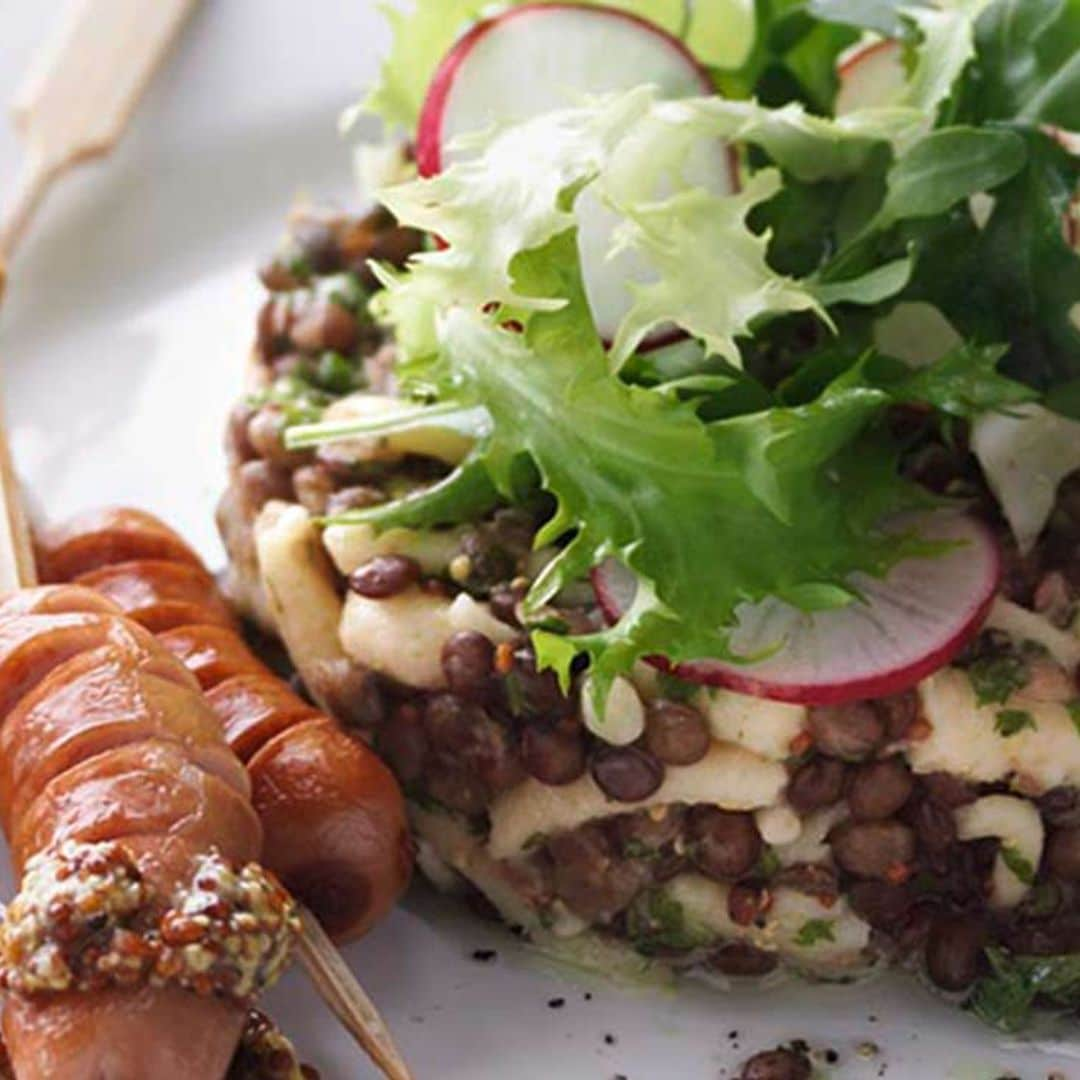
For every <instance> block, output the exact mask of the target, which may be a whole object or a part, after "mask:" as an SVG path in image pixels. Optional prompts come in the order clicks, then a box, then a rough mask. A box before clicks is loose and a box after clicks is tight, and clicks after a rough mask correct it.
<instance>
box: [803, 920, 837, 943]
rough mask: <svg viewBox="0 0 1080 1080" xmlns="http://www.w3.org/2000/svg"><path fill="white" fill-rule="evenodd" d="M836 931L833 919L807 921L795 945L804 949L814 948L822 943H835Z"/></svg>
mask: <svg viewBox="0 0 1080 1080" xmlns="http://www.w3.org/2000/svg"><path fill="white" fill-rule="evenodd" d="M835 940H836V929H835V923H834V922H833V920H832V919H807V920H806V922H804V923H803V924H802V926H800V927H799V932H798V933H797V934H796V935H795V944H796V945H799V946H801V947H802V948H804V949H809V948H812V947H813V946H814V945H817V944H818V943H819V942H821V941H835Z"/></svg>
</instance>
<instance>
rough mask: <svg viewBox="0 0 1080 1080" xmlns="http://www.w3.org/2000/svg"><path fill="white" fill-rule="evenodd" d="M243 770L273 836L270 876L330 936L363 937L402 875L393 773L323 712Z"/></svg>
mask: <svg viewBox="0 0 1080 1080" xmlns="http://www.w3.org/2000/svg"><path fill="white" fill-rule="evenodd" d="M248 771H249V773H250V775H251V784H252V797H253V801H254V802H255V805H256V806H257V807H258V810H259V813H260V815H261V817H262V822H263V828H264V829H265V830H266V835H267V836H268V837H270V836H272V837H273V838H274V844H275V847H274V858H273V864H274V866H275V867H276V872H278V873H279V874H280V876H281V878H282V880H283V881H290V882H292V883H293V887H294V889H295V891H296V894H297V895H299V896H303V897H305V898H306V900H307V902H308V904H309V905H310V906H311V908H312V910H313V911H316V912H318V914H319V919H320V921H321V922H322V923H323V925H324V926H325V927H326V931H327V933H329V934H330V935H331V936H333V937H336V938H342V937H357V936H360V935H362V934H364V933H366V932H367V931H368V930H369V929H371V927H372V926H373V925H374V923H375V922H377V921H378V920H379V919H380V918H381V917H382V915H383V914H384V913H385V912H386V911H388V910H389V909H390V908H391V907H393V905H394V903H395V901H396V900H397V898H398V896H399V894H400V892H401V888H402V882H407V881H408V880H409V875H410V873H411V871H412V858H413V855H412V841H411V840H410V839H409V834H408V831H407V830H406V829H404V828H403V827H402V820H401V811H400V807H399V800H400V798H401V792H400V789H399V788H398V785H397V781H396V780H395V779H394V776H393V774H392V773H391V772H390V770H389V769H387V768H386V766H384V765H383V763H382V762H381V761H380V760H379V758H377V757H376V756H375V755H374V754H373V753H372V752H371V751H370V750H369V749H368V748H367V747H366V746H365V745H364V744H363V743H362V742H360V741H359V740H358V739H351V738H349V737H348V736H345V735H343V733H342V732H341V731H340V730H339V729H338V727H337V726H336V725H335V723H334V721H332V720H329V719H328V718H326V717H324V716H320V717H318V718H317V719H313V720H307V721H304V722H302V723H300V724H298V725H297V726H296V727H293V728H290V729H289V730H287V731H284V732H282V733H281V734H280V735H277V736H275V737H274V738H273V739H271V740H270V741H269V742H268V743H267V744H266V745H265V746H263V747H262V749H261V750H259V752H258V753H257V754H256V755H255V756H254V757H253V758H252V759H251V760H250V761H249V762H248ZM320 783H324V784H325V786H322V787H317V788H316V789H315V790H312V785H313V784H315V785H318V784H320Z"/></svg>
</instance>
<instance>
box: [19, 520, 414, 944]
mask: <svg viewBox="0 0 1080 1080" xmlns="http://www.w3.org/2000/svg"><path fill="white" fill-rule="evenodd" d="M39 551H40V563H41V566H42V570H43V574H47V575H49V579H50V580H54V581H56V580H62V579H74V581H75V582H76V583H77V584H80V585H83V586H86V587H88V588H93V589H98V590H101V591H102V592H104V593H105V594H106V595H107V597H108V598H109V599H111V600H112V601H114V602H115V603H117V604H118V605H119V606H120V607H121V608H122V609H123V611H124V612H125V614H126V615H128V617H129V618H132V619H134V620H135V621H136V622H138V623H140V624H141V625H143V626H144V627H146V628H147V629H148V630H150V631H152V632H153V633H156V634H158V635H159V637H158V641H159V642H160V644H161V645H163V646H164V647H165V648H166V649H167V650H168V651H170V652H172V653H173V655H175V656H176V657H177V658H179V659H180V660H181V661H182V662H183V663H184V664H185V666H186V667H187V668H188V670H189V671H191V672H192V674H194V675H195V677H196V678H197V679H198V682H199V684H200V685H201V686H202V688H203V690H204V691H206V700H207V703H208V704H209V705H210V707H211V709H212V710H213V711H214V712H215V713H216V714H217V716H218V718H219V720H220V721H221V723H222V724H223V725H224V729H225V734H226V738H227V740H228V742H229V745H230V746H231V748H232V750H233V751H234V752H235V753H236V755H237V756H238V757H239V758H240V759H241V760H242V761H244V762H245V763H246V764H247V767H248V771H249V773H250V776H251V782H252V788H253V799H254V804H255V808H256V811H257V812H258V813H259V815H260V817H261V818H262V822H263V828H264V833H265V849H264V852H263V862H264V863H265V864H266V866H268V867H269V868H270V869H271V870H273V871H274V872H275V873H276V874H278V876H279V877H280V878H281V879H282V881H283V882H284V883H285V884H286V886H288V888H289V889H290V891H292V892H293V893H294V894H295V895H296V896H298V897H299V898H300V899H301V900H303V901H304V902H305V903H306V904H307V905H308V906H309V907H310V908H311V909H312V910H313V911H314V912H315V913H316V915H318V916H319V918H320V920H321V921H322V922H323V924H324V925H325V927H326V928H327V931H328V932H329V933H330V934H332V935H333V936H334V937H335V938H336V939H337V940H339V941H340V940H348V939H352V938H355V937H359V936H360V935H362V934H364V933H365V932H366V931H367V930H368V929H369V928H370V927H371V926H372V925H373V924H374V923H375V922H376V921H378V919H380V918H381V917H382V916H383V915H384V914H385V913H386V912H387V911H388V910H389V908H390V907H391V906H392V905H393V903H394V901H395V900H396V899H397V897H398V896H399V895H400V894H401V892H402V891H403V890H404V888H405V886H406V885H407V883H408V880H409V876H410V873H411V869H412V848H411V842H410V840H409V838H408V831H407V826H406V820H405V808H404V801H403V799H402V796H401V792H400V789H399V788H398V786H397V783H396V781H395V780H394V778H393V776H392V774H391V773H390V771H389V770H388V769H387V768H386V767H385V766H384V765H383V764H382V762H381V761H380V760H379V759H378V758H377V757H376V756H375V754H374V753H373V752H372V751H371V750H370V749H369V748H368V747H367V746H366V745H365V744H364V743H363V742H362V741H360V740H359V739H358V738H354V737H353V736H351V735H349V734H347V733H345V732H344V731H342V730H341V729H340V728H339V727H338V726H337V725H335V724H334V723H333V722H332V721H330V720H329V719H328V718H326V717H325V716H323V714H321V713H320V712H319V711H318V710H316V709H315V708H313V707H312V706H311V705H309V704H308V703H307V702H305V701H304V700H303V699H302V698H300V697H299V696H298V695H296V694H295V693H293V692H292V690H291V689H290V688H289V687H288V686H287V685H286V684H285V683H283V682H282V681H281V680H280V679H278V678H277V677H276V676H274V675H273V674H272V673H271V672H270V671H269V670H268V669H267V668H266V666H265V665H264V664H262V663H261V661H259V660H258V658H257V657H255V656H254V654H253V653H252V652H251V651H250V649H249V648H248V647H247V645H246V644H245V643H244V641H243V639H242V638H241V637H240V635H239V634H238V632H237V631H236V629H235V625H234V623H233V619H232V616H231V615H230V614H229V612H228V609H227V607H226V605H225V603H224V600H223V599H222V598H221V596H220V594H219V593H218V592H217V590H216V588H215V587H214V583H213V579H212V578H211V577H210V575H209V573H208V572H207V571H206V569H205V568H204V567H203V566H202V564H201V562H199V560H198V558H197V556H195V555H194V554H193V552H192V551H191V549H190V548H189V547H188V546H187V544H185V543H184V541H183V540H182V539H181V538H180V537H179V536H177V535H176V534H175V533H173V532H172V530H171V529H169V528H168V526H166V525H164V524H163V523H162V522H160V521H158V520H157V519H156V518H154V517H152V516H151V515H149V514H146V513H144V512H142V511H134V510H126V509H119V508H118V509H112V510H101V511H95V512H94V513H92V514H88V515H83V516H82V517H81V518H76V519H74V520H73V521H71V522H69V523H67V524H65V525H62V526H60V527H59V528H55V529H52V530H50V531H47V532H45V533H43V534H42V536H41V537H40V538H39ZM0 782H2V778H0Z"/></svg>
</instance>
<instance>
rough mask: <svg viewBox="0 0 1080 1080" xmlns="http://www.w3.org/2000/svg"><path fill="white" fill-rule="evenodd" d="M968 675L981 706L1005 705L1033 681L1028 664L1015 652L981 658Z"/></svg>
mask: <svg viewBox="0 0 1080 1080" xmlns="http://www.w3.org/2000/svg"><path fill="white" fill-rule="evenodd" d="M967 673H968V678H969V679H970V680H971V686H972V689H973V690H974V691H975V697H976V700H977V701H978V702H979V704H980V705H1003V704H1004V703H1005V702H1006V701H1008V700H1009V698H1011V697H1012V696H1013V694H1015V693H1016V692H1017V691H1018V690H1023V688H1024V687H1025V686H1027V684H1028V681H1029V680H1030V679H1031V673H1030V672H1029V671H1028V666H1027V662H1026V661H1025V660H1024V658H1023V657H1022V656H1020V655H1018V654H1017V653H1015V652H1007V653H1001V654H999V655H996V656H980V657H979V658H978V659H977V660H975V661H974V662H973V663H972V665H971V666H970V667H969V668H968V669H967Z"/></svg>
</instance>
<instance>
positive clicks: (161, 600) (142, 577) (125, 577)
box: [73, 559, 236, 634]
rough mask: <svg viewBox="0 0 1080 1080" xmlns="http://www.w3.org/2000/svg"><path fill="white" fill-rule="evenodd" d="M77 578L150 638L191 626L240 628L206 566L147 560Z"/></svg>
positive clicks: (75, 581)
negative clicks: (132, 621) (116, 608)
mask: <svg viewBox="0 0 1080 1080" xmlns="http://www.w3.org/2000/svg"><path fill="white" fill-rule="evenodd" d="M73 580H74V583H75V584H76V585H84V586H85V587H86V588H88V589H94V590H96V591H97V592H99V593H101V594H102V595H103V596H105V597H107V598H108V599H110V600H112V601H114V602H115V603H116V604H118V605H119V606H120V608H121V609H122V610H123V612H124V614H125V615H127V617H128V618H129V619H133V620H134V621H135V622H137V623H138V624H139V625H140V626H143V627H145V628H146V629H147V630H149V631H150V633H152V634H160V633H161V632H162V631H163V630H172V629H173V628H174V627H177V626H187V625H188V624H189V623H209V624H211V625H214V626H222V627H225V628H226V629H233V628H235V626H236V623H235V621H234V620H233V617H232V613H231V612H230V611H229V608H228V605H226V603H225V601H224V600H223V599H222V597H221V594H220V593H219V592H218V590H217V586H216V585H215V584H214V579H213V578H212V577H211V576H210V574H209V573H208V572H207V571H206V570H204V569H203V568H202V567H198V566H189V565H187V564H186V563H171V562H164V561H162V560H160V559H146V560H143V561H141V562H126V563H117V564H116V565H115V566H102V567H99V568H98V569H97V570H91V571H90V572H89V573H86V574H80V575H79V576H78V577H77V578H75V579H73Z"/></svg>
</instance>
